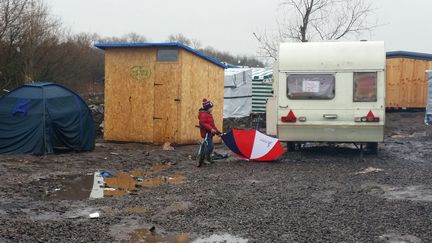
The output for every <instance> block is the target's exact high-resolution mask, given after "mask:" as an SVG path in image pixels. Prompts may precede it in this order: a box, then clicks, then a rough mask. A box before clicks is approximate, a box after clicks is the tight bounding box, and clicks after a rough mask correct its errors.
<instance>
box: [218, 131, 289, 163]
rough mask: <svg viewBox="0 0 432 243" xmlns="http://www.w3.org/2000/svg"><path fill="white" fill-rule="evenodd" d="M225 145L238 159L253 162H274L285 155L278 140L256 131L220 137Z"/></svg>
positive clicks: (227, 134) (233, 133)
mask: <svg viewBox="0 0 432 243" xmlns="http://www.w3.org/2000/svg"><path fill="white" fill-rule="evenodd" d="M222 140H223V141H224V143H225V145H226V146H227V147H228V148H229V149H230V150H231V151H232V152H233V153H234V154H235V155H236V156H237V157H239V158H242V159H247V160H254V161H272V160H276V159H277V158H279V156H281V155H282V154H284V153H285V149H284V148H283V147H282V145H281V144H280V142H279V139H277V138H273V137H269V136H267V135H265V134H262V133H260V132H258V131H257V130H237V129H233V130H231V131H230V132H228V133H226V134H224V135H222Z"/></svg>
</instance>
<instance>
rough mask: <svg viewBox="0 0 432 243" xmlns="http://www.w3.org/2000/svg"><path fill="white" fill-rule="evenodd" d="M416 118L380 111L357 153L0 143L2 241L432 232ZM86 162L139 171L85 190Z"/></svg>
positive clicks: (430, 166) (431, 202)
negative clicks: (35, 148)
mask: <svg viewBox="0 0 432 243" xmlns="http://www.w3.org/2000/svg"><path fill="white" fill-rule="evenodd" d="M422 120H423V113H422V112H403V113H388V114H387V127H386V138H385V142H384V143H382V144H380V145H379V154H378V156H375V155H365V157H364V160H360V158H359V153H358V151H356V150H355V149H353V148H352V147H348V146H340V147H336V148H329V147H325V146H321V145H308V146H307V147H306V148H305V149H304V150H303V151H302V152H301V153H300V152H294V153H289V154H286V156H284V157H283V158H281V159H280V160H279V161H277V162H273V163H252V162H246V161H241V160H237V159H235V158H233V157H229V158H228V159H226V160H223V161H217V162H216V163H215V164H213V165H210V166H204V167H202V168H197V167H195V165H194V161H193V155H194V153H195V150H196V149H197V146H180V147H176V148H175V150H174V151H164V150H162V149H161V147H159V146H151V145H143V144H136V143H128V144H118V143H105V142H103V141H102V140H99V141H98V143H97V146H96V149H95V151H94V152H89V153H59V154H55V155H49V156H43V157H36V156H30V155H25V156H23V155H0V182H1V183H0V242H92V241H93V242H160V241H163V240H165V241H167V242H189V241H195V242H246V241H248V242H432V158H431V157H432V137H431V135H430V131H429V132H427V131H426V130H425V127H424V125H423V123H422ZM217 151H218V152H220V153H226V152H228V151H227V150H226V149H225V147H224V146H223V145H218V146H217ZM95 171H108V172H110V173H112V174H115V175H119V174H122V175H125V174H127V175H132V176H134V177H129V179H130V178H132V179H130V180H131V181H132V184H133V182H134V181H136V182H137V183H136V184H133V185H131V184H128V185H129V186H131V188H129V189H130V192H127V191H121V190H117V192H122V193H119V194H118V196H115V195H114V196H113V197H105V198H99V199H88V197H89V194H90V190H91V187H92V183H93V181H92V180H93V176H92V175H93V173H94V172H95ZM128 183H131V182H130V181H129V182H128ZM108 192H111V193H112V192H113V190H111V191H106V193H107V194H108ZM114 192H116V191H114ZM113 194H115V193H113ZM121 194H126V195H121ZM111 195H112V194H111ZM93 213H99V217H98V218H89V215H90V214H93Z"/></svg>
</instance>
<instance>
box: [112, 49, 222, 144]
mask: <svg viewBox="0 0 432 243" xmlns="http://www.w3.org/2000/svg"><path fill="white" fill-rule="evenodd" d="M156 52H157V48H148V47H147V48H143V47H134V48H130V47H129V48H108V49H107V50H106V52H105V68H106V69H105V128H104V137H105V139H106V140H112V141H134V142H148V143H156V144H162V143H165V142H170V143H176V144H194V143H196V142H197V141H199V140H200V135H199V134H200V133H199V129H198V128H196V127H195V125H197V124H198V109H199V108H200V107H201V102H202V99H203V97H207V98H209V99H211V100H212V101H213V102H214V103H215V109H214V112H213V115H214V118H215V121H216V126H217V127H219V128H220V129H222V122H223V94H224V93H223V85H224V84H223V82H224V70H223V68H221V67H218V66H216V65H214V64H213V63H210V62H208V61H207V60H204V59H203V58H201V57H198V56H196V55H194V54H191V53H190V52H187V51H185V50H183V49H179V59H178V61H177V62H157V61H156Z"/></svg>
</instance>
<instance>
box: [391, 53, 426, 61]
mask: <svg viewBox="0 0 432 243" xmlns="http://www.w3.org/2000/svg"><path fill="white" fill-rule="evenodd" d="M386 57H387V58H411V59H419V60H425V61H432V54H429V53H422V52H410V51H389V52H387V53H386Z"/></svg>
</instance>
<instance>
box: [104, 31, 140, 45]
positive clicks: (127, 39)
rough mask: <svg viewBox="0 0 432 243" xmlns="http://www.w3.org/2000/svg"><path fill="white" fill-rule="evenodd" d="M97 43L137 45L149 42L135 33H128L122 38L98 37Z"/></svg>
mask: <svg viewBox="0 0 432 243" xmlns="http://www.w3.org/2000/svg"><path fill="white" fill-rule="evenodd" d="M97 42H99V43H136V42H147V37H145V36H144V35H141V34H137V33H134V32H131V33H128V34H126V35H123V36H121V37H117V36H112V37H98V39H97Z"/></svg>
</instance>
